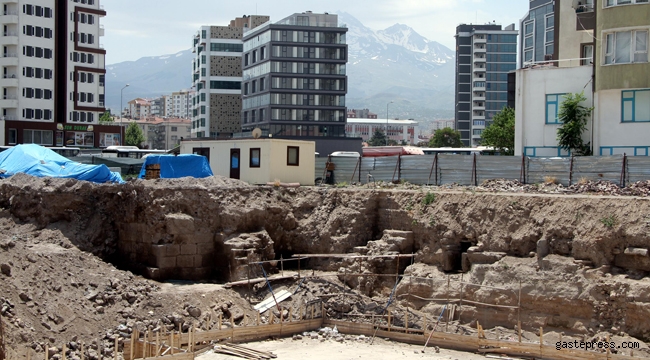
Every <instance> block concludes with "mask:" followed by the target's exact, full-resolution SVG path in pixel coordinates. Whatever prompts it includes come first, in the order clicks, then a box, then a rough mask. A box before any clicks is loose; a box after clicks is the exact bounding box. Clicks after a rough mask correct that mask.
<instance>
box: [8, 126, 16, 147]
mask: <svg viewBox="0 0 650 360" xmlns="http://www.w3.org/2000/svg"><path fill="white" fill-rule="evenodd" d="M17 141H18V131H17V130H16V129H9V145H14V144H16V142H17Z"/></svg>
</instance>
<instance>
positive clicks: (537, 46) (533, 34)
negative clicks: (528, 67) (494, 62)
mask: <svg viewBox="0 0 650 360" xmlns="http://www.w3.org/2000/svg"><path fill="white" fill-rule="evenodd" d="M565 2H566V0H565ZM555 3H556V1H554V0H531V1H530V2H529V10H528V13H527V14H526V16H524V17H523V18H522V19H521V20H520V21H519V38H520V39H521V42H520V43H519V62H518V64H519V66H518V67H522V66H525V64H526V63H530V62H539V61H544V60H552V59H553V55H554V54H555Z"/></svg>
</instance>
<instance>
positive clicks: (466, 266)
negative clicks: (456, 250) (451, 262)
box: [460, 253, 472, 272]
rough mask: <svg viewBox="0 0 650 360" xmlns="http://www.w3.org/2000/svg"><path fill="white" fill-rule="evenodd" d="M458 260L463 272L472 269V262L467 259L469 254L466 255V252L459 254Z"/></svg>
mask: <svg viewBox="0 0 650 360" xmlns="http://www.w3.org/2000/svg"><path fill="white" fill-rule="evenodd" d="M460 262H461V268H462V269H463V272H469V271H470V270H471V269H472V263H471V262H470V261H469V256H467V253H462V254H461V258H460Z"/></svg>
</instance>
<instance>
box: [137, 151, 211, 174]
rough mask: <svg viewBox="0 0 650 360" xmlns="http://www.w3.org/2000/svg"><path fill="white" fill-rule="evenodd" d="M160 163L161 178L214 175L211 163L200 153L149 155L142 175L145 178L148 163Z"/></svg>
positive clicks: (143, 165) (143, 166) (141, 172)
mask: <svg viewBox="0 0 650 360" xmlns="http://www.w3.org/2000/svg"><path fill="white" fill-rule="evenodd" d="M151 164H160V178H161V179H176V178H182V177H186V176H191V177H195V178H199V179H200V178H206V177H209V176H213V174H212V169H211V168H210V163H208V159H207V158H206V157H205V156H200V155H178V156H174V155H149V156H147V158H146V159H145V161H144V164H142V169H141V170H140V176H138V178H140V179H144V176H145V172H146V169H147V165H151Z"/></svg>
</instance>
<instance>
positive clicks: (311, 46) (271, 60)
mask: <svg viewBox="0 0 650 360" xmlns="http://www.w3.org/2000/svg"><path fill="white" fill-rule="evenodd" d="M347 31H348V29H347V28H346V27H345V26H343V25H339V23H338V15H335V14H328V13H324V14H315V13H312V12H311V11H307V12H304V13H295V14H293V15H290V16H288V17H286V18H284V19H282V20H280V21H278V22H276V23H271V22H268V23H266V24H264V25H262V26H259V27H257V28H254V29H251V30H249V31H247V32H245V33H244V53H243V79H242V99H243V100H242V117H241V126H242V130H243V131H251V130H253V129H254V128H260V129H262V130H263V131H266V132H268V133H269V134H270V136H273V137H281V138H291V139H301V140H313V141H315V142H316V151H317V152H318V153H320V154H328V153H331V152H333V151H360V148H361V141H360V139H348V138H346V134H345V124H346V115H347V111H346V107H345V95H346V93H347V76H346V64H347V60H348V46H347V44H346V33H347Z"/></svg>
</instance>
